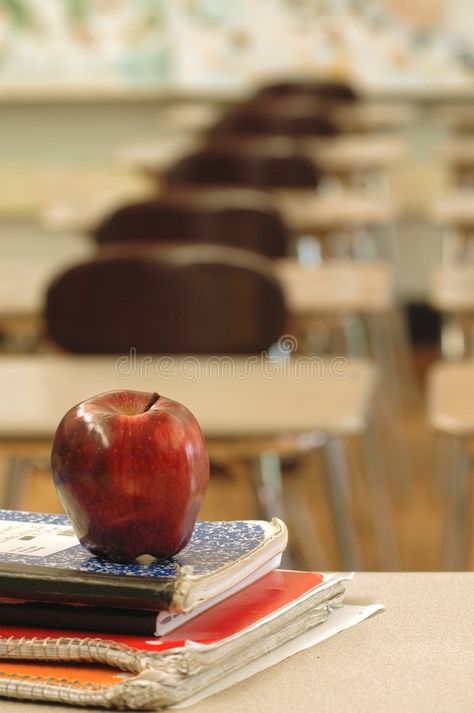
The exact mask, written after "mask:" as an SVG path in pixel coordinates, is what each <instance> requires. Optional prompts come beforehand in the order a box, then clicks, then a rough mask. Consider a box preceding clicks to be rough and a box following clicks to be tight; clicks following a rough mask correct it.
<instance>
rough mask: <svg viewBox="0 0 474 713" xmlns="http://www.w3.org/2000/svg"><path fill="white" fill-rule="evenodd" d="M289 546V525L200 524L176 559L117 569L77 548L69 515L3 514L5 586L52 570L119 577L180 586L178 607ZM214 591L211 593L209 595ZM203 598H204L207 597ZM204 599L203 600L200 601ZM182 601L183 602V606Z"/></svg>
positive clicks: (0, 541) (0, 551)
mask: <svg viewBox="0 0 474 713" xmlns="http://www.w3.org/2000/svg"><path fill="white" fill-rule="evenodd" d="M286 543H287V531H286V527H285V525H284V523H282V522H281V521H280V520H277V519H274V520H273V521H272V522H264V521H253V520H242V521H221V522H207V521H200V522H197V523H196V526H195V528H194V532H193V536H192V538H191V540H190V542H189V544H188V545H187V546H186V547H185V548H184V550H182V551H181V552H180V553H179V554H177V555H176V556H174V557H172V558H170V559H166V560H151V561H150V562H149V563H145V564H142V563H133V564H115V563H113V562H108V561H106V560H103V559H100V558H98V557H95V556H94V555H91V554H90V553H89V552H88V551H87V550H86V549H84V548H83V547H82V546H81V545H80V544H79V542H78V540H77V538H76V537H75V535H74V532H73V531H72V528H71V524H70V522H69V520H68V518H67V516H66V515H48V514H42V513H29V512H19V511H12V510H0V580H1V577H2V569H3V571H4V572H6V571H7V570H10V569H11V567H12V566H14V567H15V569H19V570H22V569H24V571H25V573H28V572H30V573H31V572H32V571H34V570H36V569H37V570H38V571H41V572H44V573H45V575H46V576H47V573H48V570H50V571H51V574H54V576H55V575H56V573H57V572H59V571H64V572H65V574H66V573H69V574H70V573H77V574H83V575H84V578H85V579H87V576H88V575H90V576H91V577H92V578H93V577H94V575H110V577H111V578H112V579H113V578H115V577H124V576H125V577H127V579H128V577H130V579H131V580H135V581H140V580H139V579H137V578H146V579H147V580H149V579H150V578H152V579H153V580H154V581H156V586H159V582H160V580H163V581H165V580H166V581H167V582H169V581H170V579H171V580H173V579H175V580H176V602H175V607H174V608H177V609H179V610H183V609H186V608H187V607H188V606H189V605H190V601H189V599H190V590H191V588H192V586H193V584H195V583H196V581H200V580H202V581H203V582H207V583H209V585H210V586H209V587H205V590H206V591H205V592H204V595H205V598H207V597H208V596H214V595H215V594H216V591H219V590H220V589H221V588H222V585H218V586H217V590H216V581H218V580H223V579H228V582H227V584H226V585H225V586H226V587H227V586H234V585H235V583H236V582H238V581H239V579H240V578H242V577H244V576H248V575H249V573H251V572H252V571H253V570H254V569H257V568H258V567H260V566H261V565H262V563H263V562H265V561H267V560H270V559H271V558H274V557H275V556H276V555H278V554H279V553H281V552H282V551H283V550H284V548H285V546H286ZM208 590H209V591H208ZM204 595H203V596H204ZM0 596H1V588H0ZM201 598H202V597H201ZM178 600H179V601H178Z"/></svg>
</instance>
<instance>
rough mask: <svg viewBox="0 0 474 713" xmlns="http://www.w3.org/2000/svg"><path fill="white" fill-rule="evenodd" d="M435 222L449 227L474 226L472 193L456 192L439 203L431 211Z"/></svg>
mask: <svg viewBox="0 0 474 713" xmlns="http://www.w3.org/2000/svg"><path fill="white" fill-rule="evenodd" d="M431 218H432V220H433V221H434V222H436V223H438V224H440V225H443V226H448V227H455V228H461V227H468V228H472V227H473V226H474V200H473V198H472V192H470V191H456V192H453V193H451V194H449V195H446V196H445V197H444V198H442V199H441V200H440V201H438V202H437V203H436V204H435V205H434V206H433V207H432V210H431Z"/></svg>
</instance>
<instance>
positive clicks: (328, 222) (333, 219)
mask: <svg viewBox="0 0 474 713" xmlns="http://www.w3.org/2000/svg"><path fill="white" fill-rule="evenodd" d="M272 195H273V197H274V200H275V207H276V208H277V210H280V211H281V212H282V214H283V217H284V219H285V220H286V221H287V223H288V225H289V227H290V229H291V230H292V231H294V232H296V233H301V232H302V231H305V230H308V231H309V230H347V229H351V228H359V227H365V228H371V227H376V226H382V225H387V224H390V223H392V222H393V221H394V220H395V219H396V218H397V216H398V206H397V205H396V203H395V202H394V201H393V200H392V199H389V198H386V197H382V196H377V197H374V196H368V195H365V194H364V193H361V192H357V191H352V190H351V191H348V190H344V191H337V192H336V191H334V192H329V191H328V192H327V193H320V192H318V191H316V190H315V189H287V190H276V191H273V192H272ZM143 198H144V199H146V198H147V196H143ZM134 200H136V197H132V198H131V201H134ZM123 203H124V199H123V196H117V197H116V198H114V196H113V195H111V194H109V195H105V194H104V195H99V196H91V198H90V200H88V201H87V202H86V201H84V200H81V201H78V202H77V203H74V202H67V203H62V204H60V203H58V204H56V205H53V206H50V207H49V208H48V209H47V210H46V211H45V212H44V214H43V223H44V225H45V227H47V228H48V229H50V230H68V231H76V232H90V231H91V230H92V229H93V227H94V226H95V225H97V224H98V223H99V222H100V221H101V220H102V219H103V217H104V216H105V215H107V214H108V213H109V212H111V211H113V210H115V209H116V208H118V206H120V205H122V204H123Z"/></svg>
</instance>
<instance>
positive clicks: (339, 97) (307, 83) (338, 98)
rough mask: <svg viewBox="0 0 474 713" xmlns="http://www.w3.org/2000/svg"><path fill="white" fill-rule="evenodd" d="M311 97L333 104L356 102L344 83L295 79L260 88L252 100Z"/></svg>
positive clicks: (355, 93) (354, 95)
mask: <svg viewBox="0 0 474 713" xmlns="http://www.w3.org/2000/svg"><path fill="white" fill-rule="evenodd" d="M296 95H300V96H311V97H317V98H321V99H328V100H331V101H334V102H346V103H353V102H356V101H357V100H358V95H357V92H356V91H355V90H354V88H353V87H352V86H351V85H350V84H347V83H346V82H338V81H333V80H331V81H329V80H328V81H314V80H308V79H300V80H299V79H295V80H288V81H283V82H275V83H273V84H268V85H266V86H263V87H261V88H260V89H259V90H258V91H257V92H256V93H255V95H254V97H253V99H254V100H260V99H262V98H267V99H268V98H282V97H291V96H296Z"/></svg>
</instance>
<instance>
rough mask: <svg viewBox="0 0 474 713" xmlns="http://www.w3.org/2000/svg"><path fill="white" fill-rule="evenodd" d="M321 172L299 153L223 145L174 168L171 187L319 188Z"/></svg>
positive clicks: (168, 176)
mask: <svg viewBox="0 0 474 713" xmlns="http://www.w3.org/2000/svg"><path fill="white" fill-rule="evenodd" d="M320 179H321V173H320V171H319V170H318V168H317V166H316V165H315V164H314V162H313V161H312V160H311V159H310V158H309V157H308V156H305V155H304V154H300V153H297V152H296V151H295V150H291V149H290V150H287V149H286V148H285V150H283V151H282V150H280V149H277V150H268V149H267V147H265V148H264V149H263V150H260V149H259V147H258V146H256V147H252V148H250V147H247V148H244V147H240V149H239V148H238V147H235V148H234V149H232V148H230V147H228V148H224V147H223V146H217V147H212V146H209V147H207V148H204V149H201V150H200V151H196V152H195V153H192V154H190V155H188V156H186V157H184V158H183V159H181V161H178V162H177V163H175V164H174V165H173V166H171V167H170V168H169V169H168V171H167V172H166V175H165V180H166V182H167V184H168V185H169V186H173V187H175V186H185V185H187V186H191V185H195V186H196V185H197V186H234V187H235V186H248V187H253V188H263V189H265V188H268V189H270V188H315V187H316V186H317V185H318V183H319V181H320Z"/></svg>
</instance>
